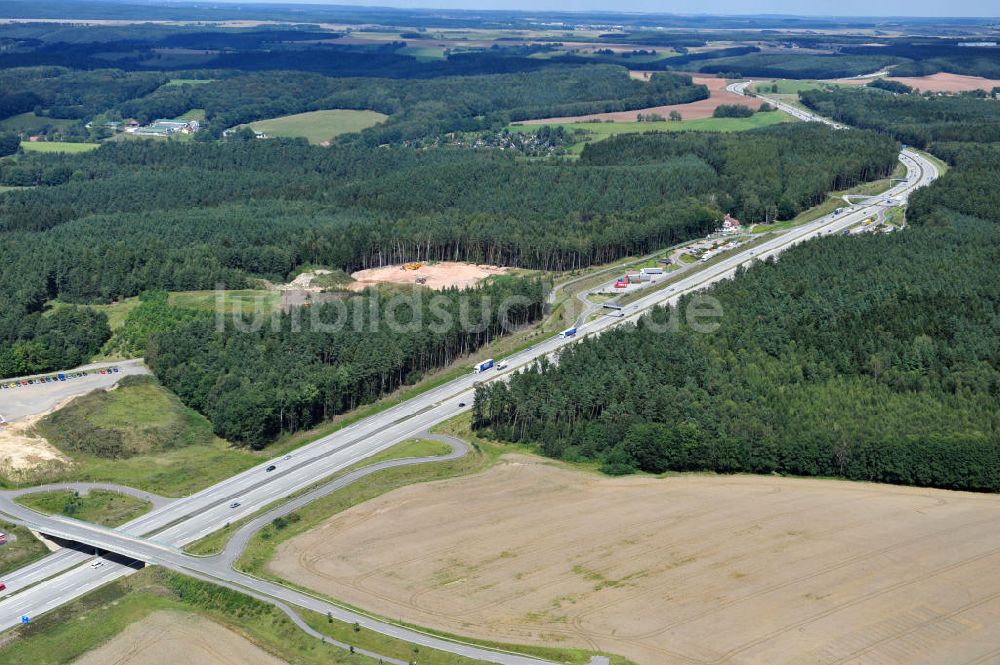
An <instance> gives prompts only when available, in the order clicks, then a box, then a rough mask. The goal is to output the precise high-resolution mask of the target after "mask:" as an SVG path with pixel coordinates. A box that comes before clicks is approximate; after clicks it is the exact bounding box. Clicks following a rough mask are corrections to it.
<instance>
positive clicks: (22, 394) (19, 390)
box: [0, 360, 149, 422]
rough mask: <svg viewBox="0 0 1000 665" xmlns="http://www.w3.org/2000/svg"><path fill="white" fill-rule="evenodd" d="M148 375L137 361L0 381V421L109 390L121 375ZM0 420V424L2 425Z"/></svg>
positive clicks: (11, 420) (102, 364)
mask: <svg viewBox="0 0 1000 665" xmlns="http://www.w3.org/2000/svg"><path fill="white" fill-rule="evenodd" d="M133 374H149V369H147V368H146V366H145V365H144V364H143V362H142V361H141V360H127V361H123V362H116V363H98V364H94V365H86V366H83V367H78V368H76V369H72V370H67V371H65V372H52V373H47V374H39V375H36V376H27V377H20V378H15V379H2V380H0V419H2V421H6V422H14V421H17V420H20V419H21V418H25V417H27V416H31V415H35V414H39V413H45V412H47V411H50V410H52V409H53V408H55V407H56V405H58V404H60V403H61V402H64V401H65V400H67V399H70V398H72V397H76V396H77V395H83V394H85V393H88V392H90V391H91V390H97V389H98V388H104V389H107V388H110V387H111V386H113V385H114V384H115V383H117V382H118V381H119V380H120V379H121V378H122V377H123V376H129V375H133ZM2 421H0V422H2Z"/></svg>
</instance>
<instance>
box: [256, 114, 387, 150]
mask: <svg viewBox="0 0 1000 665" xmlns="http://www.w3.org/2000/svg"><path fill="white" fill-rule="evenodd" d="M387 117H388V116H386V115H383V114H381V113H377V112H375V111H352V110H348V109H333V110H329V111H310V112H308V113H296V114H295V115H286V116H283V117H281V118H271V119H270V120H258V121H257V122H251V123H250V124H249V127H250V128H251V129H253V130H254V131H257V132H264V133H265V134H268V135H269V136H287V137H293V138H299V137H301V138H304V139H306V140H308V141H309V142H310V143H322V142H323V141H329V140H330V139H332V138H333V137H335V136H338V135H340V134H349V133H351V132H360V131H361V130H362V129H366V128H368V127H371V126H373V125H377V124H378V123H380V122H382V121H383V120H385V119H386V118H387Z"/></svg>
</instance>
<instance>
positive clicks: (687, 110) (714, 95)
mask: <svg viewBox="0 0 1000 665" xmlns="http://www.w3.org/2000/svg"><path fill="white" fill-rule="evenodd" d="M644 73H646V72H630V73H629V75H630V76H632V77H633V78H641V75H642V74H644ZM691 78H692V79H693V80H694V82H695V83H703V84H705V85H706V86H708V93H709V97H708V99H702V100H699V101H697V102H691V103H689V104H671V105H669V106H652V107H650V108H647V109H637V110H635V111H615V112H613V113H592V114H590V115H572V116H563V117H559V118H541V119H538V120H524V121H523V122H521V123H520V124H522V125H551V124H557V123H572V122H586V121H587V120H595V119H596V120H614V121H616V122H635V121H636V116H638V115H639V114H640V113H642V114H647V113H658V114H660V115H662V116H663V117H667V116H668V115H669V114H670V112H671V111H677V112H678V113H680V114H681V116H682V117H683V118H684V119H685V120H694V119H696V118H711V117H712V112H713V111H715V109H716V108H717V107H719V106H721V105H723V104H741V105H743V106H753V104H752V102H753V101H754V100H748V99H747V98H746V97H743V96H742V95H737V94H735V93H732V92H729V91H728V90H726V84H727V81H726V80H725V79H720V78H715V77H708V76H692V77H691ZM757 105H759V103H758V104H757Z"/></svg>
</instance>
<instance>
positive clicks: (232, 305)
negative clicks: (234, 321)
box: [170, 289, 281, 314]
mask: <svg viewBox="0 0 1000 665" xmlns="http://www.w3.org/2000/svg"><path fill="white" fill-rule="evenodd" d="M219 293H220V292H218V291H174V292H171V294H170V304H171V305H176V306H177V307H183V308H185V309H194V310H198V311H201V312H214V311H215V307H216V302H217V300H218V298H219ZM221 293H222V294H223V298H222V302H223V306H224V308H225V311H226V313H227V314H228V313H232V312H233V311H234V310H236V311H242V312H246V313H247V314H250V313H252V312H253V311H254V308H255V307H259V308H260V309H261V311H263V312H266V313H270V312H273V311H274V310H275V309H277V308H278V305H279V304H280V303H281V292H279V291H265V290H263V289H244V290H237V291H222V292H221Z"/></svg>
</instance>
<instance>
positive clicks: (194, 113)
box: [174, 109, 205, 122]
mask: <svg viewBox="0 0 1000 665" xmlns="http://www.w3.org/2000/svg"><path fill="white" fill-rule="evenodd" d="M174 120H177V121H178V122H184V121H186V120H197V121H198V122H205V109H191V110H190V111H188V112H186V113H182V114H181V115H179V116H177V117H176V118H174Z"/></svg>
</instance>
